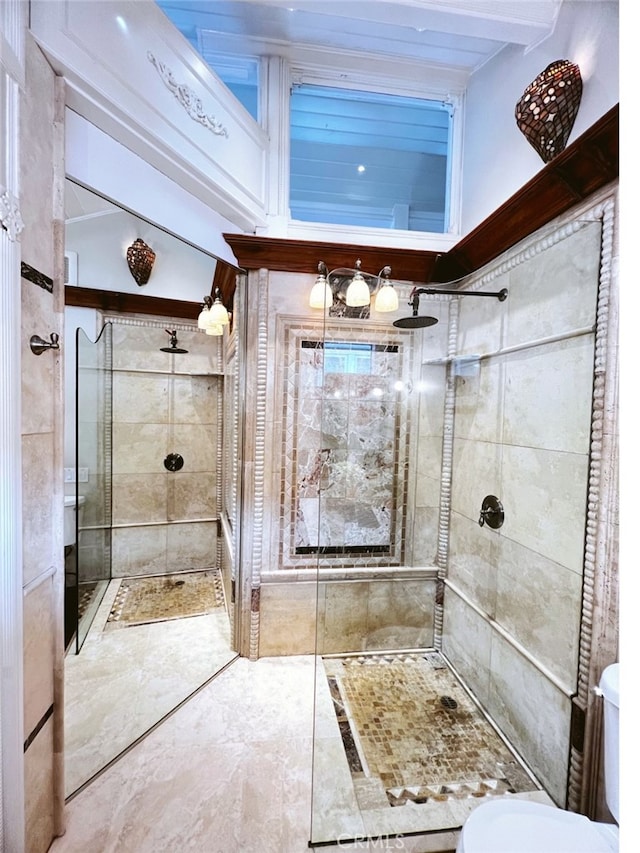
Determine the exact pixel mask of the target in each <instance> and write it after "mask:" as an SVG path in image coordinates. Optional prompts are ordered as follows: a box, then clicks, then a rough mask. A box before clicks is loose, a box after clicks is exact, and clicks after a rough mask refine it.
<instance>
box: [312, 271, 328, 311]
mask: <svg viewBox="0 0 640 853" xmlns="http://www.w3.org/2000/svg"><path fill="white" fill-rule="evenodd" d="M332 303H333V291H332V290H331V288H330V287H329V282H328V281H327V279H326V278H325V277H324V276H323V275H319V276H318V277H317V279H316V281H315V284H314V285H313V287H312V288H311V293H310V294H309V308H326V307H327V305H331V304H332Z"/></svg>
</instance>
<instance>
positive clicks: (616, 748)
mask: <svg viewBox="0 0 640 853" xmlns="http://www.w3.org/2000/svg"><path fill="white" fill-rule="evenodd" d="M619 666H620V664H618V663H612V664H611V665H610V666H608V667H606V669H605V670H604V672H603V673H602V675H601V676H600V690H601V691H602V696H603V699H604V786H605V796H606V800H607V806H608V807H609V811H610V812H611V814H612V815H613V817H614V818H615V821H616V823H620V818H619V807H620V734H619V716H620V692H619V684H618V676H619V672H618V670H619Z"/></svg>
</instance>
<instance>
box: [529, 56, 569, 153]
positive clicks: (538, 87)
mask: <svg viewBox="0 0 640 853" xmlns="http://www.w3.org/2000/svg"><path fill="white" fill-rule="evenodd" d="M581 97H582V77H581V76H580V69H579V68H578V66H577V65H575V64H574V63H573V62H570V61H569V60H568V59H558V60H556V61H555V62H552V63H551V64H550V65H548V66H547V67H546V68H545V70H544V71H542V72H541V73H540V74H538V76H537V77H536V79H535V80H533V81H532V82H531V83H529V85H528V86H527V88H526V89H525V90H524V92H523V94H522V97H521V98H520V100H519V101H518V103H517V104H516V111H515V114H516V124H517V125H518V127H519V129H520V130H521V131H522V133H523V134H524V136H525V137H526V139H527V141H528V142H529V144H530V145H532V146H533V148H535V150H536V151H537V152H538V154H539V155H540V156H541V157H542V159H543V160H544V162H545V163H548V162H549V161H550V160H552V159H553V158H554V157H555V156H556V154H560V152H561V151H564V148H565V146H566V144H567V140H568V139H569V134H570V133H571V128H572V127H573V123H574V121H575V119H576V116H577V114H578V108H579V106H580V98H581Z"/></svg>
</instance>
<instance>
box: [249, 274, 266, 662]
mask: <svg viewBox="0 0 640 853" xmlns="http://www.w3.org/2000/svg"><path fill="white" fill-rule="evenodd" d="M268 296H269V272H268V270H266V269H264V268H263V269H260V270H259V272H258V346H257V359H256V361H257V364H256V420H255V456H254V472H255V473H254V493H253V498H254V512H253V546H252V550H251V627H250V630H251V635H250V638H249V649H250V659H251V660H257V658H258V649H259V645H260V571H261V569H262V565H263V542H262V540H263V535H264V493H265V441H266V424H267V372H268V362H267V359H268V350H267V344H268V334H267V332H268V330H267V318H268V311H269V299H268Z"/></svg>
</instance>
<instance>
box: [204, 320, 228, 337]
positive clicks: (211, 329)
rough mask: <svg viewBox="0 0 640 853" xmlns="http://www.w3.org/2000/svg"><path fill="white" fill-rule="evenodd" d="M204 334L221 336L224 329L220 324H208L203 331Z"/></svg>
mask: <svg viewBox="0 0 640 853" xmlns="http://www.w3.org/2000/svg"><path fill="white" fill-rule="evenodd" d="M205 333H206V334H207V335H222V334H224V329H223V327H222V326H221V325H220V323H209V325H208V326H207V328H206V329H205Z"/></svg>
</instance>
